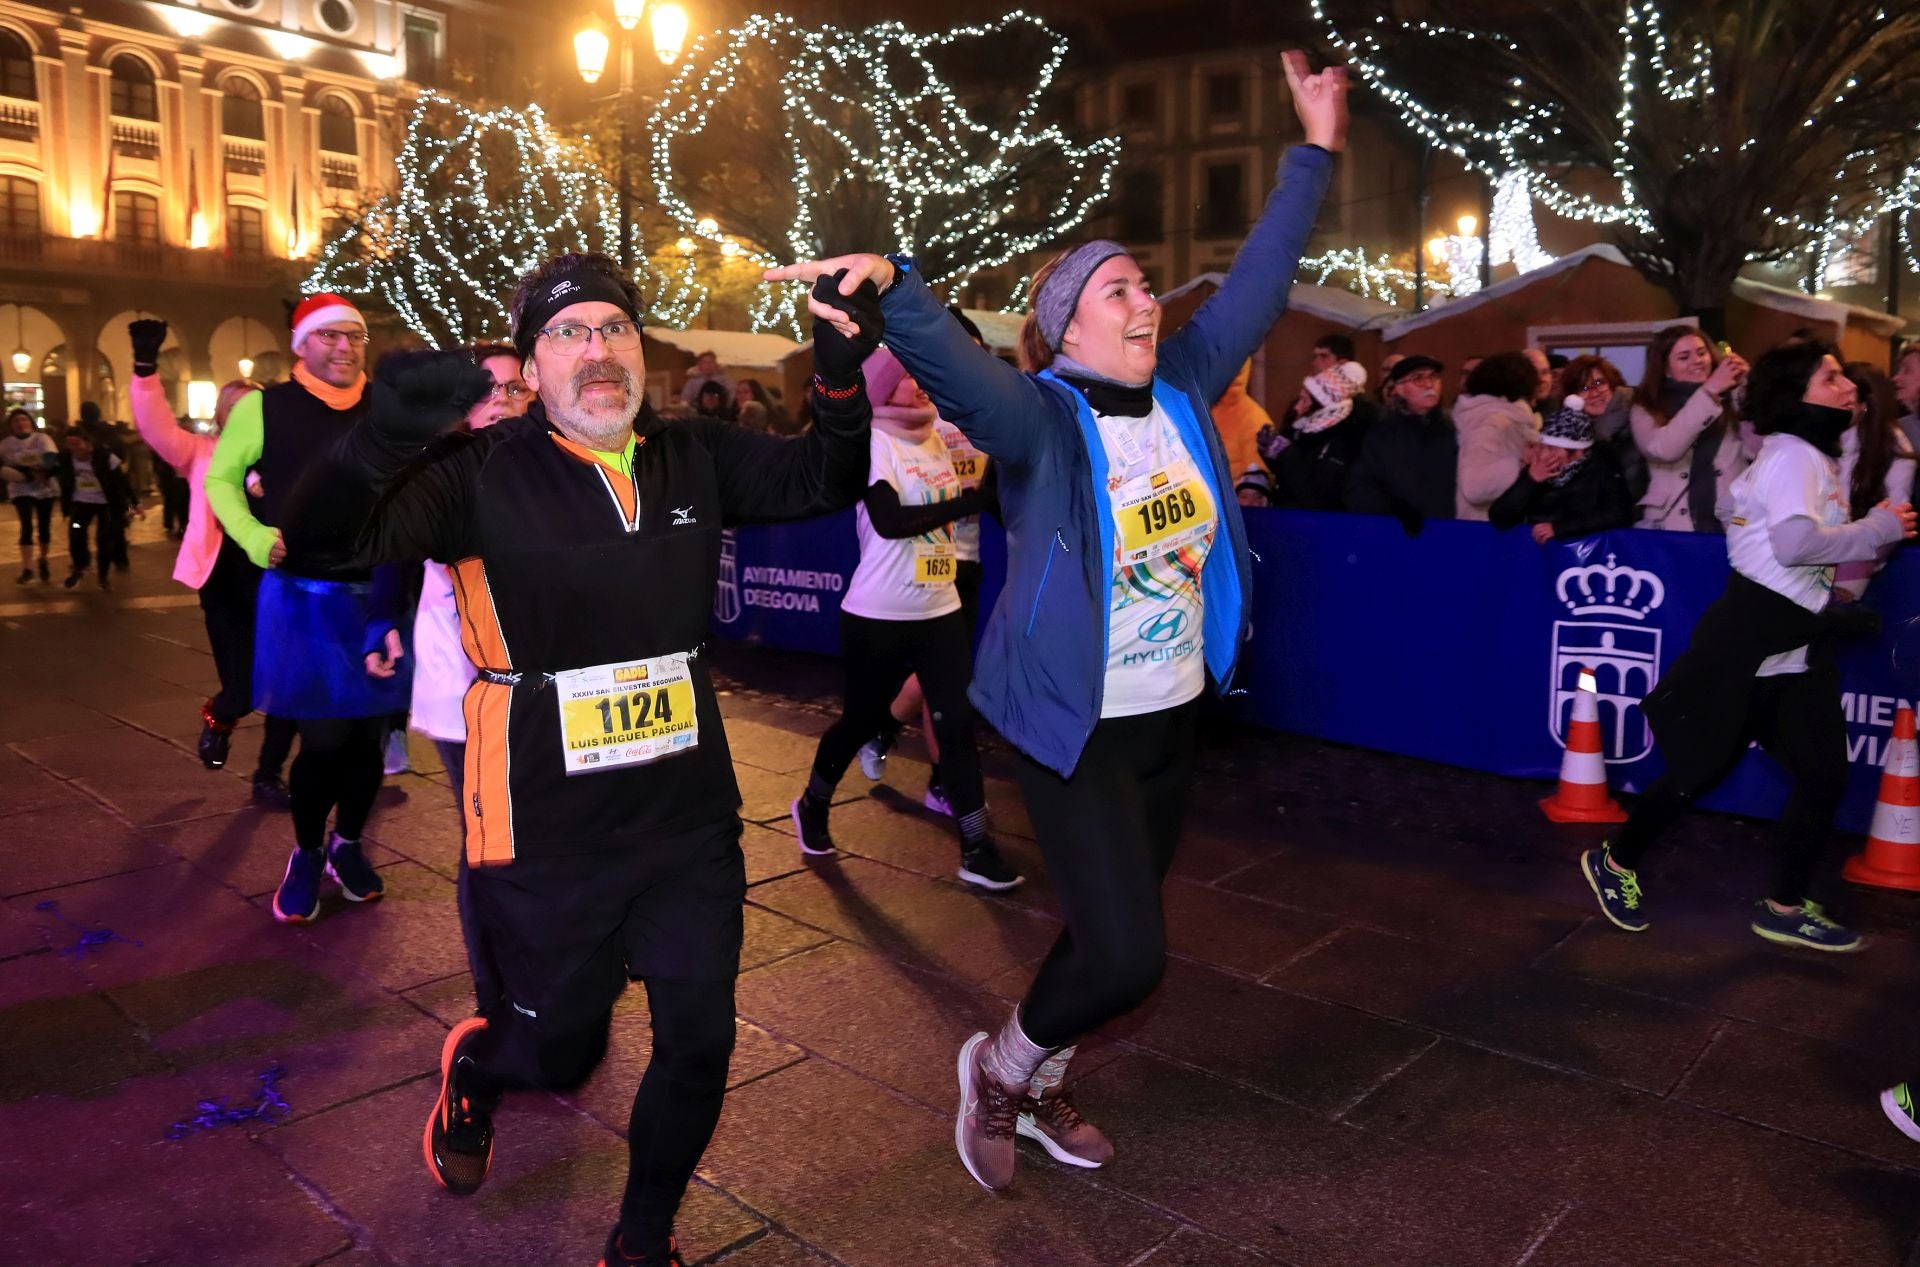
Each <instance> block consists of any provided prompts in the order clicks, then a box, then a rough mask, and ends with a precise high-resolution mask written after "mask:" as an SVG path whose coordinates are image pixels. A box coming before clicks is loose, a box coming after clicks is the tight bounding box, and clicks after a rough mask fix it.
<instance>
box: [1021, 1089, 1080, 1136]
mask: <svg viewBox="0 0 1920 1267" xmlns="http://www.w3.org/2000/svg"><path fill="white" fill-rule="evenodd" d="M1027 1111H1028V1112H1030V1113H1032V1114H1033V1115H1034V1116H1035V1117H1036V1118H1040V1119H1042V1120H1043V1121H1045V1122H1047V1123H1048V1124H1049V1125H1051V1126H1054V1127H1056V1128H1058V1129H1059V1130H1061V1131H1071V1130H1074V1129H1076V1128H1078V1127H1080V1126H1082V1125H1084V1124H1085V1123H1086V1120H1087V1119H1085V1118H1084V1117H1081V1116H1080V1110H1079V1109H1076V1108H1074V1107H1073V1093H1072V1092H1071V1091H1066V1090H1061V1091H1056V1092H1054V1093H1053V1094H1052V1095H1043V1096H1029V1097H1027Z"/></svg>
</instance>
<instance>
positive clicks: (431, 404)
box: [372, 351, 493, 444]
mask: <svg viewBox="0 0 1920 1267" xmlns="http://www.w3.org/2000/svg"><path fill="white" fill-rule="evenodd" d="M492 390H493V379H492V378H491V377H490V376H489V375H488V374H487V372H486V371H485V370H483V369H481V368H480V367H479V366H477V365H475V364H474V363H473V362H472V361H471V360H470V359H468V357H467V354H466V353H464V352H434V351H417V352H393V353H389V354H388V355H387V356H385V357H383V358H381V361H380V365H379V368H377V369H376V370H375V371H374V382H373V401H372V411H373V413H374V414H375V415H376V417H377V420H378V423H379V426H380V429H381V430H382V431H383V432H386V433H388V434H390V435H394V436H396V437H405V438H407V439H410V440H413V441H416V442H418V443H420V444H425V443H426V442H427V441H429V440H432V439H435V438H436V437H438V436H441V435H443V434H445V433H446V432H448V431H451V430H452V429H453V428H454V427H456V426H458V425H459V423H460V421H461V419H463V418H465V417H466V416H467V412H468V411H469V410H470V409H472V408H473V407H474V406H475V405H477V404H479V403H480V402H481V401H483V400H485V399H486V398H487V393H488V392H490V391H492Z"/></svg>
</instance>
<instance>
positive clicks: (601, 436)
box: [547, 400, 640, 453]
mask: <svg viewBox="0 0 1920 1267" xmlns="http://www.w3.org/2000/svg"><path fill="white" fill-rule="evenodd" d="M639 416H640V402H639V401H637V400H636V401H635V402H633V407H632V408H631V409H629V410H627V413H626V417H624V418H614V417H609V416H607V415H605V414H586V413H582V414H579V415H577V416H576V415H570V414H566V413H562V412H561V411H560V410H557V409H551V408H550V409H548V410H547V417H548V418H549V419H551V420H552V422H553V425H554V426H556V427H558V428H560V434H562V435H564V436H565V437H566V438H567V439H569V440H572V441H573V442H574V443H576V444H584V445H586V446H587V447H588V448H589V449H598V450H600V452H602V453H611V452H613V451H615V450H617V449H620V448H624V447H625V446H626V443H627V437H628V436H629V435H631V434H632V433H633V420H634V419H636V418H638V417H639Z"/></svg>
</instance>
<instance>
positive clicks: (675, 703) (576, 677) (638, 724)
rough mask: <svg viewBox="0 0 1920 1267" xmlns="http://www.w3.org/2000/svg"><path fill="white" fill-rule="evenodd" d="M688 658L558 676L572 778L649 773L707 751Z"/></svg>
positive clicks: (662, 658)
mask: <svg viewBox="0 0 1920 1267" xmlns="http://www.w3.org/2000/svg"><path fill="white" fill-rule="evenodd" d="M687 660H688V657H687V656H686V655H685V654H684V653H677V654H674V655H663V656H654V657H653V658H652V659H648V660H628V661H625V662H624V663H620V664H597V665H595V666H593V667H592V668H590V669H574V670H572V671H570V672H567V673H557V674H555V675H554V679H553V684H554V687H555V689H556V690H557V691H558V693H559V697H560V743H561V749H562V756H563V758H564V760H565V762H566V770H567V773H568V774H593V773H596V772H597V771H600V770H611V769H616V768H618V767H620V766H630V765H644V764H646V763H647V762H650V761H658V760H660V759H661V758H663V757H672V756H677V755H679V754H680V753H683V752H691V751H693V750H694V749H695V748H697V747H699V746H700V723H699V721H698V719H697V718H696V717H695V715H694V702H693V675H692V673H691V671H690V670H689V669H688V667H687Z"/></svg>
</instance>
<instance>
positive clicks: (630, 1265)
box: [600, 1223, 687, 1267]
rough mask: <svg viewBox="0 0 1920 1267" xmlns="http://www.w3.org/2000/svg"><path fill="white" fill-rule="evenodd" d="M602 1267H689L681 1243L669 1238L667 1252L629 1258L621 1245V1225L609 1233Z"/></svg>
mask: <svg viewBox="0 0 1920 1267" xmlns="http://www.w3.org/2000/svg"><path fill="white" fill-rule="evenodd" d="M600 1267H687V1260H686V1259H684V1258H682V1257H680V1242H679V1241H677V1240H675V1239H674V1238H673V1237H671V1236H669V1237H668V1238H667V1252H666V1253H665V1254H664V1255H662V1254H649V1255H647V1256H646V1257H645V1258H629V1257H628V1256H627V1251H626V1247H625V1246H623V1245H621V1243H620V1225H619V1224H618V1223H616V1224H614V1225H613V1230H612V1231H611V1232H608V1233H607V1248H606V1250H605V1252H603V1253H602V1254H601V1255H600Z"/></svg>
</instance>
